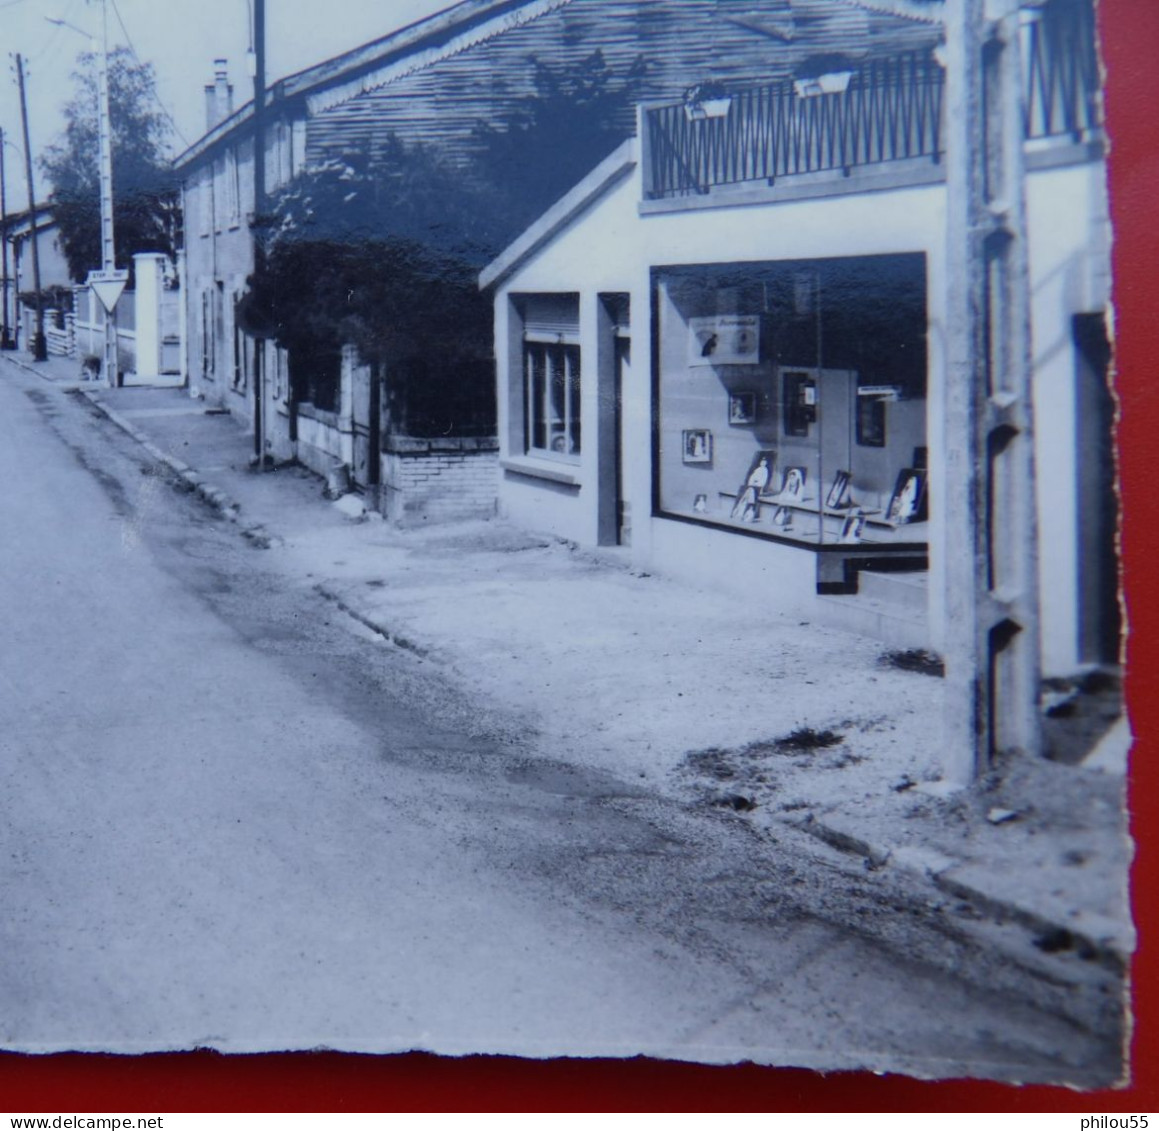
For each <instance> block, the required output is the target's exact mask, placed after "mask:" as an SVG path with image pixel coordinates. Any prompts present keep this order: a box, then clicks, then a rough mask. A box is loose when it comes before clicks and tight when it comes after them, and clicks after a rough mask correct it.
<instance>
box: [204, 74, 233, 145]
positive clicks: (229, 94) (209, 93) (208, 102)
mask: <svg viewBox="0 0 1159 1131" xmlns="http://www.w3.org/2000/svg"><path fill="white" fill-rule="evenodd" d="M232 113H233V84H232V83H231V82H230V81H229V70H228V63H227V61H226V60H225V59H214V60H213V82H212V83H208V84H207V85H206V87H205V128H206V129H207V130H211V129H213V127H214V126H216V125H217V124H218V122H224V121H225V119H226V118H228V117H229V116H230V114H232Z"/></svg>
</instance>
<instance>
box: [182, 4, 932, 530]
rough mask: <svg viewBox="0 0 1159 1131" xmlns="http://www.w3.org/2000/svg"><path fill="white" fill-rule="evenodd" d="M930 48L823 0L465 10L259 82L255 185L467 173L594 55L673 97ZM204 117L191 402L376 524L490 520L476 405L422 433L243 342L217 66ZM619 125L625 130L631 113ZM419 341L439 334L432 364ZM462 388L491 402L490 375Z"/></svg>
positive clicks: (904, 26)
mask: <svg viewBox="0 0 1159 1131" xmlns="http://www.w3.org/2000/svg"><path fill="white" fill-rule="evenodd" d="M939 34H940V32H939V29H938V27H937V24H936V21H935V20H933V19H932V18H930V19H924V18H907V17H903V16H898V15H895V14H891V13H888V12H883V11H876V10H871V9H866V8H862V7H858V6H857V5H850V4H844V3H842V4H833V3H831V2H830V0H794V2H793V3H790V2H789V0H772V2H769V3H762V4H753V3H751V2H750V0H682V2H681V3H672V2H671V0H616V2H615V3H608V2H607V0H466V2H464V3H460V4H457V5H454V6H453V7H451V8H450V9H448V10H447V11H446V12H444V13H440V14H439V15H437V16H434V17H431V18H430V19H427V20H424V21H420V22H419V23H417V24H415V25H412V26H411V27H408V28H404V29H402V30H401V31H399V32H395V33H393V34H392V35H390V36H387V37H385V38H383V39H382V40H379V41H376V42H374V43H370V44H367V45H365V46H364V47H361V48H358V49H356V50H354V51H351V52H348V53H347V54H345V55H343V56H340V57H338V58H336V59H333V60H330V61H327V62H325V63H322V64H320V65H319V66H317V67H314V68H311V69H310V70H308V71H305V72H302V73H301V74H299V75H294V76H291V77H289V78H287V79H285V80H282V81H281V82H279V83H276V84H274V85H273V86H272V87H271V88H270V91H269V94H268V98H267V101H266V106H265V110H264V114H263V133H264V138H265V141H264V146H265V167H266V170H267V175H266V181H267V183H266V189H267V191H268V192H272V191H275V190H276V189H278V188H279V187H281V186H283V185H285V184H287V183H289V182H290V181H291V180H292V178H294V177H295V176H296V175H298V174H299V173H301V172H302V171H303V170H305V169H311V168H317V167H319V166H321V165H322V164H324V163H326V162H342V161H343V160H345V159H347V158H349V157H351V156H352V155H355V156H357V157H358V158H359V159H361V160H372V159H375V158H377V157H381V156H382V155H383V154H384V153H388V152H389V149H390V146H391V145H392V144H394V143H396V142H399V141H401V142H402V143H404V144H406V145H422V146H424V147H427V148H429V149H432V150H434V151H437V153H438V154H439V156H440V158H441V159H444V160H445V161H447V162H448V163H449V164H451V165H452V166H453V165H456V164H459V165H462V166H466V165H468V164H469V163H470V162H471V160H472V159H473V158H474V157H475V156H477V154H478V151H479V148H480V146H481V145H482V144H484V142H483V141H481V138H483V137H484V136H485V135H486V134H487V133H488V131H490V132H491V133H492V135H494V133H496V132H498V133H500V134H501V133H502V132H503V131H504V130H506V129H508V128H509V127H510V126H511V124H512V122H514V121H516V120H519V115H520V113H521V112H524V111H526V107H527V105H528V102H529V99H531V98H533V97H534V96H537V95H542V94H543V89H542V84H543V81H544V75H545V74H551V75H554V76H556V77H557V78H558V76H560V75H564V74H567V73H570V72H572V71H575V69H576V68H580V67H582V66H583V64H584V63H585V62H588V61H591V60H594V59H598V60H601V61H602V65H606V67H607V68H608V70H609V71H610V73H612V74H614V75H617V76H627V75H629V74H631V75H632V76H633V78H632V82H633V83H635V87H634V89H635V91H636V93H637V95H638V96H639V97H642V98H648V99H657V98H668V99H672V98H676V97H679V96H680V94H681V92H682V91H683V90H684V89H685V88H687V87H688V86H690V85H692V84H694V83H702V82H705V81H710V80H711V81H713V82H724V83H727V84H734V85H735V84H742V83H755V82H758V81H761V80H764V79H766V78H768V77H769V76H770V75H772V76H779V77H784V78H787V77H791V76H792V75H794V74H797V73H802V74H811V73H813V72H815V71H816V70H817V67H818V65H819V63H818V61H819V60H823V59H831V58H832V57H834V55H835V54H837V53H840V54H842V57H845V56H848V57H849V58H850V59H865V58H872V57H877V56H881V55H884V54H886V53H889V52H895V51H898V50H918V49H924V48H928V47H929V46H930V45H931V44H932V43H934V42H935V41H936V40H937V38H938V36H939ZM207 103H208V106H209V108H210V113H211V122H212V124H211V128H210V129H209V132H207V134H206V135H205V137H203V138H202V139H201V140H200V141H198V142H197V143H196V144H195V145H194V146H193V147H191V149H190V150H188V151H187V152H186V153H185V154H183V155H182V156H181V157H180V158H179V159H178V162H177V168H178V171H179V173H180V175H181V179H182V182H183V191H184V203H185V215H186V249H185V264H184V273H185V276H186V277H187V279H188V286H187V290H186V319H187V322H188V327H189V336H188V349H187V359H186V366H187V370H188V374H189V381H190V385H191V388H192V389H193V390H194V391H195V392H198V393H200V394H202V395H204V396H206V397H207V398H210V399H212V400H214V401H215V402H217V403H219V404H222V405H225V406H227V407H228V408H229V409H230V410H231V411H232V412H235V413H237V414H238V415H239V416H241V417H243V418H244V419H247V420H249V421H251V422H252V423H253V425H254V428H255V433H256V435H255V452H256V453H264V454H270V455H273V456H274V457H276V458H289V457H295V458H297V459H299V460H301V461H302V462H304V463H306V464H307V465H309V466H311V467H314V468H315V469H316V470H319V471H328V470H332V469H333V467H334V465H335V464H340V465H343V466H345V467H346V468H347V469H348V472H349V474H350V476H351V478H352V480H353V482H354V484H355V485H356V486H358V487H360V488H361V489H363V490H364V491H365V492H366V494H367V496H368V498H369V500H370V501H371V502H372V505H378V506H379V507H380V509H382V510H383V512H384V513H385V514H387V515H388V516H389V517H391V518H395V519H398V520H400V521H407V520H411V519H413V520H420V519H422V518H427V517H435V516H436V515H437V516H440V517H455V516H460V515H466V514H480V513H488V512H489V511H493V509H494V498H495V496H494V484H495V482H496V474H497V468H496V463H495V461H496V449H497V441H496V439H495V437H494V406H493V404H488V412H489V414H490V418H489V422H488V423H487V424H486V426H485V427H484V426H483V425H482V424H481V422H480V420H479V419H478V417H479V414H477V413H475V414H471V416H472V420H471V422H470V426H469V427H463V420H464V415H463V414H458V417H457V420H456V422H455V423H454V424H453V426H452V430H451V433H450V434H449V435H448V434H444V433H443V432H442V431H441V430H440V432H438V433H436V434H432V433H431V432H429V431H424V429H423V427H422V425H421V422H418V421H415V420H412V419H408V418H407V414H406V413H401V414H400V413H397V412H394V413H392V405H394V403H395V400H396V398H394V397H393V396H392V381H393V380H394V379H396V378H397V374H395V375H392V374H391V373H388V372H385V371H383V370H382V369H376V370H373V371H372V370H371V369H370V368H369V367H367V366H365V365H363V364H362V361H361V359H360V358H359V357H358V356H357V355H356V354H352V353H351V352H350V351H349V350H345V351H341V350H339V351H332V352H330V353H328V354H325V355H322V354H316V355H312V356H308V355H307V354H306V353H305V352H301V353H300V355H299V356H297V357H294V356H290V355H288V354H287V353H286V352H285V351H283V350H278V349H276V348H275V347H274V346H273V345H272V344H270V343H263V342H260V341H257V340H256V339H254V338H253V337H251V336H250V335H247V333H246V328H247V327H246V320H245V317H244V301H243V300H244V295H245V291H246V280H247V278H248V277H249V276H250V275H251V274H252V272H253V269H254V262H255V260H254V244H253V235H252V232H251V230H250V227H249V220H250V219H251V216H250V213H252V208H253V204H252V202H253V200H254V194H253V189H254V173H253V166H254V149H253V146H254V141H253V139H254V122H253V114H252V106H245V107H242V108H241V109H240V110H238V111H234V110H233V106H232V101H231V94H230V90H229V83H228V78H227V76H226V74H225V71H224V67H219V70H218V74H217V76H216V78H215V82H214V84H213V86H212V88H210V89H209V90H208V92H207ZM481 124H482V128H481ZM619 130H620V135H621V136H628V135H630V134H631V133H632V132H633V130H634V113H633V111H632V109H631V104H630V103H627V104H625V108H624V111H623V121H622V122H621V123H620V126H619ZM566 142H567V139H564V138H561V139H560V144H561V145H564V144H566ZM614 144H615V141H614V140H613V142H612V144H611V145H609V146H608V149H610V148H612V147H613V146H614ZM511 175H512V176H513V177H516V178H524V179H525V181H526V188H527V195H528V199H533V198H534V191H535V189H536V176H537V173H536V170H535V169H527V170H520V169H514V168H513V169H512V171H511ZM520 184H521V185H522V184H523V182H520ZM560 191H561V192H562V191H563V189H562V188H561V189H560ZM544 203H545V204H546V203H547V201H545V202H544ZM512 234H514V229H513V231H512ZM436 339H437V328H435V330H434V332H433V333H432V338H431V343H432V344H431V351H432V356H437V341H436ZM468 379H469V380H471V381H475V382H477V383H478V384H479V385H480V388H481V389H485V390H486V396H487V397H489V396H490V389H491V387H492V384H493V382H492V373H491V370H490V368H489V367H487V368H485V369H480V372H479V373H477V374H473V375H471V376H470V377H469V378H468ZM449 445H454V450H453V451H451V450H448V446H449ZM447 461H449V462H447ZM444 465H445V468H446V469H447V470H448V471H451V472H453V474H454V475H455V476H457V477H458V478H461V479H465V480H467V481H469V482H471V483H472V484H475V483H477V482H479V481H485V482H487V483H488V484H489V485H490V487H491V494H490V501H489V503H487V504H486V505H484V504H483V503H482V502H481V501H480V500H479V499H476V498H474V497H473V496H472V497H468V496H467V495H466V494H464V493H463V492H461V491H460V490H458V489H457V488H455V487H454V486H453V485H452V484H451V483H450V482H449V481H445V480H444V477H443V475H442V470H443V468H444ZM464 468H469V470H463V469H464ZM436 470H437V471H439V474H433V472H435V471H436ZM421 484H426V487H425V488H424V487H420V485H421ZM456 500H457V501H459V502H460V503H461V505H460V506H458V507H457V509H456V506H455V505H454V503H455V501H456Z"/></svg>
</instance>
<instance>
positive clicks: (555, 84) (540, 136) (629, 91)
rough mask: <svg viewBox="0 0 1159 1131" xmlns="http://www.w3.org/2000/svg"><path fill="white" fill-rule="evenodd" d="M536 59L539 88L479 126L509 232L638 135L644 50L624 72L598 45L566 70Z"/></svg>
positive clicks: (484, 159)
mask: <svg viewBox="0 0 1159 1131" xmlns="http://www.w3.org/2000/svg"><path fill="white" fill-rule="evenodd" d="M529 62H530V63H531V64H532V66H533V67H534V71H535V77H534V92H533V93H532V94H530V95H528V96H527V97H525V98H524V99H522V100H521V101H520V103H519V104H518V105H517V106H516V108H515V109H514V111H512V113H511V115H510V117H509V118H508V120H507V121H505V122H502V123H500V124H495V123H480V124H479V125H478V126H477V127H476V130H475V141H476V143H477V145H478V146H479V156H478V162H479V167H480V172H481V174H482V176H483V177H484V178H485V179H486V180H487V181H488V183H490V184H491V185H492V186H493V187H494V188H495V190H496V192H497V194H498V195H500V196H501V197H503V199H504V209H503V210H504V214H505V216H506V217H507V222H508V225H509V232H508V236H509V237H510V236H514V235H515V234H516V233H518V232H520V231H522V230H523V229H524V228H525V227H526V226H527V225H528V224H530V223H531V222H532V221H533V220H534V219H535V218H536V217H537V216H539V215H540V214H541V213H542V212H543V211H544V210H545V209H546V208H548V207H549V206H550V205H552V204H554V203H555V201H557V200H558V199H559V198H560V197H561V196H563V195H564V193H566V192H567V191H568V190H569V189H570V188H572V187H573V186H574V185H576V184H577V183H578V182H579V181H580V180H582V179H583V177H585V176H586V175H587V174H588V173H590V172H591V170H592V169H594V168H595V166H596V165H598V164H599V163H600V162H601V161H602V160H603V159H604V158H605V157H607V156H608V155H609V154H610V153H611V152H612V151H613V150H614V149H615V148H616V146H617V145H619V144H620V143H621V142H622V141H623V140H624V139H625V138H627V137H630V136H631V135H632V133H633V132H634V131H635V109H634V108H635V103H636V101H637V99H638V96H639V91H640V86H641V83H642V81H643V78H644V70H645V63H644V59H643V57H639V58H637V59H636V61H635V62H634V63H633V64H632V66H631V67H629V68H628V70H627V71H626V72H625V73H624V74H622V75H617V74H616V73H615V72H614V71H613V69H612V68H611V67H610V66H609V65H608V63H607V61H606V60H605V59H604V56H603V53H602V52H601V51H598V50H597V51H594V52H593V53H592V54H591V55H589V56H588V57H587V58H585V59H582V60H580V61H579V62H577V63H573V64H571V65H570V66H567V67H564V68H562V69H560V70H554V69H552V68H551V67H549V66H547V65H546V64H545V63H543V62H542V61H540V60H537V59H534V58H533V59H531V60H529Z"/></svg>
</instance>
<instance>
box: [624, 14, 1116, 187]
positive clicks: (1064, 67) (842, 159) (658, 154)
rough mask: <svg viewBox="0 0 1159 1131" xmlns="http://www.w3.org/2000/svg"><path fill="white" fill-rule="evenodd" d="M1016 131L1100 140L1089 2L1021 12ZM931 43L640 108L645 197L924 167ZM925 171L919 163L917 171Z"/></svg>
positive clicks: (935, 102)
mask: <svg viewBox="0 0 1159 1131" xmlns="http://www.w3.org/2000/svg"><path fill="white" fill-rule="evenodd" d="M1022 49H1023V75H1024V107H1025V109H1024V129H1025V133H1026V137H1027V140H1028V141H1030V142H1032V143H1034V144H1035V145H1036V146H1041V145H1044V144H1046V145H1049V144H1051V142H1052V141H1065V142H1069V143H1075V144H1084V143H1088V142H1092V141H1097V140H1098V139H1099V138H1100V137H1101V132H1100V131H1101V102H1100V96H1099V70H1098V59H1097V55H1096V51H1095V24H1094V13H1093V9H1092V6H1091V2H1090V0H1047V2H1046V3H1045V4H1043V5H1042V6H1041V7H1040V8H1036V9H1033V10H1031V11H1027V12H1026V13H1024V25H1023V39H1022ZM937 54H938V53H937V52H936V51H929V52H914V53H910V54H905V55H897V56H893V57H887V58H880V59H874V60H867V61H866V62H864V63H862V64H861V65H860V66H858V67H856V68H855V69H853V70H851V71H846V72H842V73H840V74H833V75H821V76H817V77H815V78H811V79H808V80H804V81H802V80H801V79H796V80H794V79H791V78H788V79H783V80H781V81H778V82H775V83H770V84H768V85H766V86H761V87H757V88H753V89H748V90H737V91H732V92H728V94H727V96H722V94H723V92H719V91H716V92H713V93H714V95H715V97H713V99H712V100H711V101H709V100H707V99H705V100H704V101H702V102H699V101H698V102H695V103H692V104H689V103H683V102H682V103H676V104H671V105H663V106H649V107H644V108H643V109H642V111H641V117H642V121H641V132H642V138H643V143H644V147H645V151H644V173H645V198H646V199H648V200H658V201H659V200H666V199H672V198H681V197H691V196H704V195H707V194H710V193H713V192H714V191H716V190H719V189H722V188H725V187H727V186H733V185H751V184H754V183H757V184H760V183H763V184H766V185H768V184H772V183H774V182H775V181H777V180H778V179H779V178H783V177H797V176H801V175H803V174H824V173H835V174H838V175H844V176H846V177H848V176H849V175H850V174H852V173H853V172H854V171H855V170H860V169H868V168H874V169H885V168H887V167H888V166H890V165H894V166H895V167H898V165H899V163H907V162H908V165H906V166H904V167H905V168H908V169H912V168H913V166H914V164H915V163H917V164H918V165H919V167H920V166H921V164H922V163H923V162H924V163H926V164H927V165H932V166H936V165H937V164H938V163H939V162H940V160H941V157H942V152H943V114H944V101H945V98H944V94H945V71H944V69H943V67H942V66H941V64H940V62H939V60H938V58H937ZM926 175H927V177H928V176H929V170H927V174H926Z"/></svg>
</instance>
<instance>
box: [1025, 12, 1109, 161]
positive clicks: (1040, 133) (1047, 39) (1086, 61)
mask: <svg viewBox="0 0 1159 1131" xmlns="http://www.w3.org/2000/svg"><path fill="white" fill-rule="evenodd" d="M1022 46H1023V64H1022V66H1023V76H1024V81H1025V84H1026V92H1025V99H1024V106H1025V118H1024V126H1025V129H1026V136H1027V138H1045V137H1063V136H1066V135H1069V136H1070V137H1071V138H1072V140H1074V141H1076V142H1078V141H1085V140H1088V139H1089V138H1090V137H1091V136H1092V135H1093V134H1095V133H1097V132H1098V131H1099V130H1100V129H1101V128H1102V101H1101V97H1100V94H1099V59H1098V53H1097V51H1096V48H1095V13H1094V7H1093V5H1092V4H1091V2H1090V0H1051V2H1050V3H1048V4H1047V5H1046V6H1045V7H1044V8H1042V9H1041V11H1040V12H1039V13H1038V14H1037V16H1036V17H1035V18H1033V19H1031V21H1030V22H1029V23H1028V24H1027V25H1026V27H1025V28H1024V32H1023V43H1022Z"/></svg>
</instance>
